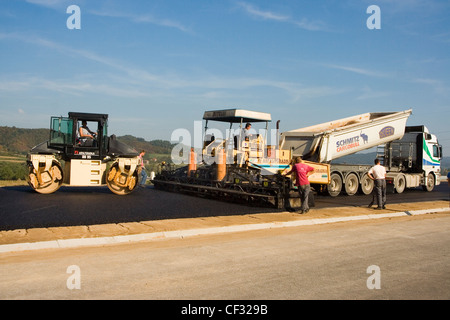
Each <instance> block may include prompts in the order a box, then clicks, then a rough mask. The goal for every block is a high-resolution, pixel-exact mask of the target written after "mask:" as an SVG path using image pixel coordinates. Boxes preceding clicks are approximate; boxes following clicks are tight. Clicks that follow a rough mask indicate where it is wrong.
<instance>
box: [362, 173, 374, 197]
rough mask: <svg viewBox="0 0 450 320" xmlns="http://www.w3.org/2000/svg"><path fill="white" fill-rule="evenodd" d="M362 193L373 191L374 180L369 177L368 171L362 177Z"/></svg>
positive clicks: (366, 193)
mask: <svg viewBox="0 0 450 320" xmlns="http://www.w3.org/2000/svg"><path fill="white" fill-rule="evenodd" d="M360 190H361V193H362V194H365V195H369V194H371V193H372V191H373V180H372V179H370V178H369V175H368V174H367V173H366V174H364V176H363V177H362V178H361V189H360Z"/></svg>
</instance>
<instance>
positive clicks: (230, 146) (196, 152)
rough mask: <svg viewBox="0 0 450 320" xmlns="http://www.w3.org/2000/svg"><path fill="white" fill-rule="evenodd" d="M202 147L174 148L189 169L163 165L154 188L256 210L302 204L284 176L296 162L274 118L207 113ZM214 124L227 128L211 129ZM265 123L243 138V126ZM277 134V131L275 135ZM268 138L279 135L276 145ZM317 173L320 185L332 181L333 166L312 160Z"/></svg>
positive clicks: (314, 179) (233, 111)
mask: <svg viewBox="0 0 450 320" xmlns="http://www.w3.org/2000/svg"><path fill="white" fill-rule="evenodd" d="M203 121H204V124H205V126H204V130H202V133H201V134H202V139H201V140H202V145H201V146H200V147H198V146H197V149H196V148H194V147H192V146H191V147H187V146H186V145H184V144H180V146H179V148H178V146H176V147H175V149H174V150H175V152H174V153H175V155H176V156H177V155H178V153H182V156H181V157H182V158H183V159H184V161H183V163H184V164H185V165H184V166H181V167H178V168H175V167H173V166H170V165H168V164H165V163H164V164H163V165H162V166H161V168H160V170H159V172H158V174H156V176H155V178H154V179H153V180H152V182H153V184H154V185H155V188H157V189H161V190H167V191H173V192H183V193H189V194H193V195H197V196H203V197H209V198H214V199H219V200H225V201H230V202H237V203H246V204H250V205H252V206H258V205H259V206H269V207H275V208H279V209H282V208H287V209H295V208H298V207H299V206H300V202H299V197H298V192H296V191H295V190H294V188H293V184H292V180H291V179H290V177H286V176H284V175H282V174H281V172H282V171H284V170H285V169H287V168H288V167H289V165H290V163H291V160H292V154H291V150H290V149H287V150H283V149H280V148H279V147H278V137H277V133H278V130H279V126H278V124H279V123H277V130H276V131H275V130H274V129H272V130H269V128H268V126H269V123H270V122H271V121H272V118H271V115H270V114H269V113H264V112H256V111H251V110H246V109H222V110H211V111H205V113H204V114H203ZM211 122H215V123H216V124H217V123H218V125H220V124H222V125H224V126H225V127H227V129H226V130H225V134H223V129H222V130H221V129H218V128H217V127H215V128H209V127H208V126H209V124H210V123H211ZM246 123H251V124H252V125H261V124H262V125H263V126H264V125H265V127H263V128H260V129H259V130H258V131H256V130H254V129H253V130H254V131H253V132H252V133H251V134H249V135H244V125H245V124H246ZM272 132H275V133H274V134H272ZM268 135H271V136H275V138H274V139H272V140H273V141H271V144H268V143H267V140H268ZM308 164H309V165H311V166H313V167H314V168H315V170H316V172H315V173H314V175H312V176H310V181H311V182H314V183H315V184H328V183H329V177H330V175H329V167H330V166H329V165H328V164H326V163H314V162H308Z"/></svg>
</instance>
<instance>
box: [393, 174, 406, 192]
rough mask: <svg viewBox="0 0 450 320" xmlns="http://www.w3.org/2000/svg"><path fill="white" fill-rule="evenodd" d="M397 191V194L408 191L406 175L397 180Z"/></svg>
mask: <svg viewBox="0 0 450 320" xmlns="http://www.w3.org/2000/svg"><path fill="white" fill-rule="evenodd" d="M394 183H395V186H394V187H395V191H396V192H397V193H403V191H405V189H406V178H405V176H404V175H400V176H398V177H397V179H395V182H394Z"/></svg>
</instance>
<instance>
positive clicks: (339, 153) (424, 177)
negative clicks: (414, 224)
mask: <svg viewBox="0 0 450 320" xmlns="http://www.w3.org/2000/svg"><path fill="white" fill-rule="evenodd" d="M411 113H412V110H411V109H410V110H405V111H401V112H378V113H364V114H360V115H356V116H352V117H348V118H343V119H339V120H335V121H331V122H326V123H322V124H318V125H314V126H310V127H306V128H301V129H297V130H291V131H287V132H283V133H281V134H280V148H282V149H290V150H291V151H292V155H293V156H294V157H295V156H301V157H302V158H303V159H304V160H308V161H313V162H319V163H328V164H330V183H329V184H328V185H323V184H322V185H315V186H314V187H315V188H316V190H318V191H322V192H325V193H328V194H329V195H331V196H338V195H339V194H341V192H342V191H344V192H345V194H347V195H354V194H356V193H357V192H358V190H359V191H360V192H361V193H363V194H370V193H371V192H372V190H373V181H372V180H371V179H370V178H369V177H368V175H367V172H368V171H369V169H370V168H371V165H358V164H356V165H354V164H338V163H336V162H335V160H337V159H339V158H341V157H344V156H346V155H351V154H355V153H357V152H360V151H363V150H368V149H370V148H373V147H376V148H377V157H378V158H379V159H380V161H381V163H382V165H384V166H385V167H386V170H387V172H388V173H387V176H386V181H387V183H388V184H389V185H391V186H393V189H394V190H395V191H396V192H398V193H402V192H403V191H404V190H405V189H406V188H414V187H419V186H422V187H423V188H424V190H427V191H431V190H433V188H434V186H435V185H437V184H439V183H440V181H439V180H440V173H441V170H440V159H441V157H442V147H441V146H440V145H439V143H438V140H437V137H436V136H435V135H433V134H431V133H430V132H429V131H428V129H427V128H426V127H425V126H415V127H407V126H406V122H407V119H408V117H409V116H410V115H411Z"/></svg>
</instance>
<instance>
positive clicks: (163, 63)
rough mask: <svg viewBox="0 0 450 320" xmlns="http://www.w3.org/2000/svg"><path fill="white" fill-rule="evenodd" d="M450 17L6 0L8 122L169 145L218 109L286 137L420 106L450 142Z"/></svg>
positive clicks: (390, 3)
mask: <svg viewBox="0 0 450 320" xmlns="http://www.w3.org/2000/svg"><path fill="white" fill-rule="evenodd" d="M70 5H77V6H79V8H80V10H81V29H80V30H76V29H74V30H69V29H68V28H67V26H66V21H67V19H68V18H69V17H70V14H68V13H66V9H67V7H68V6H70ZM370 5H377V6H379V8H380V16H381V29H379V30H370V29H368V28H367V26H366V21H367V19H368V18H369V17H370V14H368V13H367V12H366V10H367V8H368V7H369V6H370ZM449 16H450V2H449V1H437V0H402V1H397V0H377V1H375V0H370V1H365V0H360V1H356V0H317V1H306V0H305V1H302V0H290V1H288V0H279V1H273V0H272V1H268V0H260V1H256V0H243V1H239V0H209V1H206V0H196V1H186V0H159V1H152V0H145V1H141V0H133V1H123V0H121V1H119V0H82V1H76V0H68V1H66V0H0V125H6V126H16V127H24V128H46V127H48V126H49V117H50V116H52V115H67V112H69V111H82V112H94V113H108V114H109V116H110V130H109V131H110V134H112V133H114V134H117V135H124V134H132V135H135V136H138V137H143V138H145V139H146V140H152V139H164V140H169V139H170V136H171V133H172V132H173V130H175V129H177V128H186V129H188V130H192V129H193V126H194V125H193V122H194V121H195V120H201V118H202V115H203V112H204V111H205V110H212V109H223V108H235V107H239V108H245V109H250V110H255V111H262V112H269V113H271V114H272V118H273V120H275V121H276V120H281V130H282V131H286V130H292V129H297V128H301V127H306V126H310V125H314V124H318V123H321V122H325V121H331V120H335V119H339V118H344V117H348V116H352V115H356V114H359V113H365V112H381V111H401V110H406V109H410V108H412V109H413V115H412V116H411V117H410V119H409V121H408V124H410V125H416V124H425V125H426V126H427V127H429V128H430V130H431V131H432V132H433V133H437V134H438V136H439V138H440V142H441V144H442V145H444V148H445V150H450V128H449V125H448V123H449V119H450V112H449V111H450V76H449V75H450V19H449ZM273 125H274V124H273ZM444 152H445V151H444ZM445 154H446V155H449V154H450V151H447V152H445Z"/></svg>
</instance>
